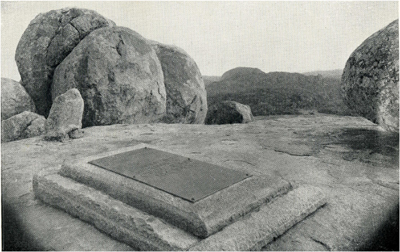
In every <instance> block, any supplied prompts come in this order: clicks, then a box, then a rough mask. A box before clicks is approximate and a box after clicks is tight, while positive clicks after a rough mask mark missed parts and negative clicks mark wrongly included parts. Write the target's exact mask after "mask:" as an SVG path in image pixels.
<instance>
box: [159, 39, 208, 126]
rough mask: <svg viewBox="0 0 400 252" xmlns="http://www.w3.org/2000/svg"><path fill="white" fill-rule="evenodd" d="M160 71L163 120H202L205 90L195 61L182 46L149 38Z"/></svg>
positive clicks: (190, 121)
mask: <svg viewBox="0 0 400 252" xmlns="http://www.w3.org/2000/svg"><path fill="white" fill-rule="evenodd" d="M152 46H153V48H154V49H155V51H156V53H157V56H158V59H159V60H160V62H161V67H162V71H163V74H164V84H165V90H166V93H167V104H166V106H167V107H166V110H167V111H166V116H165V117H164V119H163V121H164V122H166V123H204V119H205V118H206V114H207V93H206V90H205V87H204V82H203V79H202V76H201V73H200V70H199V68H198V67H197V65H196V62H194V60H193V59H192V58H191V57H190V56H189V55H188V54H187V53H186V52H185V51H184V50H182V49H180V48H178V47H175V46H170V45H163V44H160V43H157V42H152Z"/></svg>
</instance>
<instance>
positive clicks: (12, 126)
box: [1, 111, 46, 142]
mask: <svg viewBox="0 0 400 252" xmlns="http://www.w3.org/2000/svg"><path fill="white" fill-rule="evenodd" d="M45 121H46V119H45V118H44V116H41V115H38V114H36V113H33V112H30V111H24V112H22V113H20V114H18V115H14V116H12V117H10V118H8V119H7V120H4V121H2V122H1V142H10V141H15V140H19V139H24V138H30V137H34V136H39V135H42V134H43V133H44V124H45Z"/></svg>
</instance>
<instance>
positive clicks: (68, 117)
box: [45, 88, 84, 141]
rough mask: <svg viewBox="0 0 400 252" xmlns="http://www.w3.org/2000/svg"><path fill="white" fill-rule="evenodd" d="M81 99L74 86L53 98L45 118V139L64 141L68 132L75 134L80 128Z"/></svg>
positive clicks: (82, 104)
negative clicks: (47, 115)
mask: <svg viewBox="0 0 400 252" xmlns="http://www.w3.org/2000/svg"><path fill="white" fill-rule="evenodd" d="M83 106H84V103H83V99H82V97H81V94H80V93H79V91H78V90H77V89H76V88H73V89H70V90H68V91H67V92H65V93H64V94H62V95H60V96H58V97H57V98H56V99H54V102H53V106H51V109H50V113H49V117H48V118H47V120H46V124H45V130H46V135H45V139H47V140H57V141H64V140H65V139H67V138H68V134H70V133H71V132H73V133H71V135H72V136H76V132H75V131H77V130H79V129H81V128H82V114H83Z"/></svg>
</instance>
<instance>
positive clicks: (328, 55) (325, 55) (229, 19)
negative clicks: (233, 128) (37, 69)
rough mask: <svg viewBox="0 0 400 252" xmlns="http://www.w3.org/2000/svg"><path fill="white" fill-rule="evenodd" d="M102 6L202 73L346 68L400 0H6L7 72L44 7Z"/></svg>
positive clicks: (12, 71) (13, 72) (12, 74)
mask: <svg viewBox="0 0 400 252" xmlns="http://www.w3.org/2000/svg"><path fill="white" fill-rule="evenodd" d="M64 7H80V8H87V9H92V10H95V11H97V12H98V13H100V14H102V15H103V16H105V17H107V18H109V19H111V20H113V21H114V22H115V23H116V24H117V25H119V26H125V27H129V28H131V29H132V30H135V31H137V32H138V33H140V34H141V35H142V36H144V37H146V38H148V39H152V40H156V41H159V42H161V43H166V44H174V45H177V46H179V47H181V48H183V49H184V50H185V51H186V52H187V53H188V54H189V55H191V56H192V58H193V59H194V60H195V61H196V63H197V65H198V66H199V68H200V71H201V73H202V74H203V75H222V74H223V73H224V72H225V71H227V70H230V69H232V68H235V67H238V66H246V67H257V68H259V69H261V70H263V71H265V72H271V71H285V72H306V71H313V70H332V69H343V68H344V65H345V63H346V60H347V59H348V57H349V56H350V54H351V53H352V52H353V51H354V49H355V48H357V46H358V45H360V44H361V43H362V42H363V41H364V40H365V39H366V38H367V37H369V36H370V35H371V34H372V33H374V32H376V31H378V30H379V29H381V28H383V27H385V26H386V25H388V24H389V23H390V22H391V21H393V20H395V19H397V18H398V13H399V9H398V2H384V1H379V2H370V1H368V2H333V1H332V2H326V1H324V2H272V1H261V2H248V1H245V2H188V1H186V2H165V1H163V2H115V1H110V2H98V1H91V2H72V1H69V2H55V1H53V2H21V1H18V2H4V1H2V2H1V75H2V77H8V78H12V79H15V80H17V81H18V80H20V77H19V74H18V70H17V66H16V64H15V60H14V54H15V49H16V47H17V44H18V41H19V39H20V37H21V36H22V33H23V32H24V30H25V29H26V28H27V27H28V24H29V22H30V21H31V20H32V19H33V18H34V17H35V16H36V15H37V14H39V13H41V12H47V11H49V10H52V9H61V8H64Z"/></svg>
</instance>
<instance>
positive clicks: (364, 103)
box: [341, 20, 399, 132]
mask: <svg viewBox="0 0 400 252" xmlns="http://www.w3.org/2000/svg"><path fill="white" fill-rule="evenodd" d="M341 85H342V90H343V93H344V101H345V103H346V104H347V105H348V107H349V108H351V109H354V110H355V111H356V112H357V113H359V114H360V115H361V116H363V117H365V118H367V119H368V120H370V121H372V122H374V123H377V124H379V125H380V126H382V127H383V128H385V129H386V130H389V131H395V132H398V131H399V22H398V20H395V21H393V22H392V23H390V24H389V25H388V26H386V27H385V28H383V29H382V30H379V31H378V32H376V33H374V34H373V35H371V36H370V37H369V38H367V39H366V40H365V41H364V42H363V43H362V44H361V45H360V46H359V47H358V48H357V49H356V50H355V51H354V52H353V53H352V54H351V55H350V58H349V59H348V60H347V63H346V66H345V69H344V71H343V75H342V84H341Z"/></svg>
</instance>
